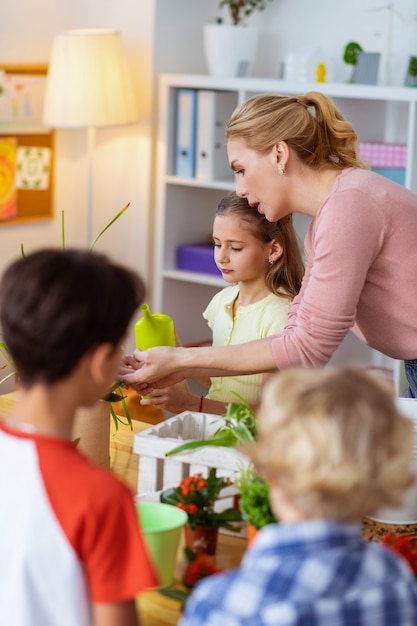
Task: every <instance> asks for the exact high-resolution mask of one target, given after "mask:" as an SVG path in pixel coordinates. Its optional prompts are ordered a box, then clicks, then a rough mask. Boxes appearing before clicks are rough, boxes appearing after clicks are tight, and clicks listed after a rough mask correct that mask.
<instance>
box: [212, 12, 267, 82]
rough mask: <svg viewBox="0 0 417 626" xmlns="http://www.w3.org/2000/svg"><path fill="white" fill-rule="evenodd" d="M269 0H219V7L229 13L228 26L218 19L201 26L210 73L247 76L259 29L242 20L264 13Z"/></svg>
mask: <svg viewBox="0 0 417 626" xmlns="http://www.w3.org/2000/svg"><path fill="white" fill-rule="evenodd" d="M268 1H269V2H271V0H220V2H219V8H220V9H223V8H226V9H227V10H228V12H229V17H230V24H224V23H223V20H222V19H221V18H217V20H216V23H215V24H207V25H206V26H205V27H204V50H205V55H206V61H207V67H208V70H209V74H212V75H213V76H247V75H248V74H249V73H250V70H251V67H252V64H253V60H254V58H255V55H256V48H257V43H258V30H257V29H256V28H255V27H249V26H246V24H245V20H246V18H248V17H249V16H250V15H252V14H253V13H254V12H255V11H263V10H264V9H265V8H266V6H267V4H268Z"/></svg>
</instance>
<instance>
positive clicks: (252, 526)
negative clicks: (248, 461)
mask: <svg viewBox="0 0 417 626" xmlns="http://www.w3.org/2000/svg"><path fill="white" fill-rule="evenodd" d="M234 484H235V487H236V488H237V489H238V490H239V510H240V512H241V514H242V519H243V520H244V521H245V522H246V523H247V525H248V542H249V543H250V542H251V540H252V539H253V537H254V535H255V534H256V532H257V531H258V530H260V529H261V528H263V527H264V526H266V525H267V524H272V523H274V522H276V521H277V518H276V517H275V515H274V513H273V512H272V510H271V505H270V502H269V487H268V483H267V482H266V480H265V479H264V478H262V477H261V476H259V474H257V473H256V471H255V469H254V467H253V466H252V465H249V466H247V467H244V468H242V469H241V470H240V473H239V475H238V476H237V478H236V479H235V483H234Z"/></svg>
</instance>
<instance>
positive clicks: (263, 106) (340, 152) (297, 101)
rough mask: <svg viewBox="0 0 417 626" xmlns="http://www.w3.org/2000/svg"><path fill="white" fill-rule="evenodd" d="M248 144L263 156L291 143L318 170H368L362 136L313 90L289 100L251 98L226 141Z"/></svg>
mask: <svg viewBox="0 0 417 626" xmlns="http://www.w3.org/2000/svg"><path fill="white" fill-rule="evenodd" d="M230 139H240V140H243V141H244V143H245V144H246V145H247V147H248V148H250V149H252V150H256V151H257V152H259V153H261V154H266V153H267V152H269V151H270V150H271V149H272V147H273V146H274V145H276V144H277V143H279V142H280V141H285V142H286V143H287V144H288V146H289V147H290V148H292V149H293V150H294V152H296V153H297V155H298V158H299V159H300V160H301V161H302V162H303V163H304V164H305V165H307V166H309V167H311V168H314V169H318V170H319V169H324V168H328V167H331V168H333V169H338V170H340V169H344V168H347V167H360V168H363V169H368V166H367V165H366V163H365V161H363V160H362V159H361V158H360V157H359V156H358V154H357V151H356V144H357V139H358V138H357V135H356V132H355V130H354V129H353V127H352V125H351V124H350V123H349V122H348V121H347V120H346V119H345V118H344V117H343V115H342V114H341V113H340V112H339V111H338V109H337V108H336V107H335V105H334V103H333V102H332V100H331V99H330V98H328V97H327V96H325V95H324V94H322V93H319V92H316V91H311V92H309V93H306V94H304V95H301V96H296V97H289V96H280V95H276V94H261V95H257V96H253V97H252V98H249V99H248V100H246V102H244V103H243V104H241V105H240V106H239V107H238V108H237V109H236V110H235V111H234V113H233V114H232V116H231V118H230V119H229V122H228V123H227V126H226V141H229V140H230Z"/></svg>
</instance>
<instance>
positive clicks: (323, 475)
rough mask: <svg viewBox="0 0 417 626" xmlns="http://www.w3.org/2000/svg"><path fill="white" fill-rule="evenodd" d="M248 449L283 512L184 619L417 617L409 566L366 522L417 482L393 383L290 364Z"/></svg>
mask: <svg viewBox="0 0 417 626" xmlns="http://www.w3.org/2000/svg"><path fill="white" fill-rule="evenodd" d="M258 417H259V428H258V430H259V434H258V437H257V442H256V444H254V445H253V446H251V447H250V448H248V449H246V452H247V454H248V456H249V457H250V458H251V459H252V460H253V462H254V464H255V467H256V468H257V470H258V471H259V472H261V473H262V474H263V475H265V476H266V478H267V480H268V483H269V486H270V500H271V506H272V508H273V510H274V513H275V514H276V516H277V518H278V519H280V523H278V524H270V525H268V526H266V527H265V528H264V529H262V530H261V531H260V532H259V534H258V536H257V538H256V539H255V541H254V543H253V544H252V547H251V549H250V550H248V551H247V553H246V555H245V557H244V559H243V561H242V564H241V566H240V567H239V568H238V569H236V570H234V571H232V572H227V573H225V574H222V575H219V576H214V577H210V578H209V579H206V581H203V582H202V583H201V584H200V585H199V586H198V587H197V589H196V591H195V592H194V593H193V594H192V596H191V598H190V600H189V601H188V602H187V605H186V608H185V615H184V618H183V620H182V622H181V626H191V624H192V626H200V625H202V624H204V625H205V626H218V625H219V624H221V625H222V626H238V625H239V626H241V625H242V626H243V625H247V626H249V625H250V626H295V625H297V626H353V625H354V626H386V625H388V624H389V625H392V626H413V625H415V624H417V584H416V582H415V580H414V576H413V573H412V572H411V570H410V568H409V567H408V565H407V564H406V563H405V562H403V561H402V560H401V559H400V558H399V557H397V555H395V554H394V553H392V552H391V551H389V550H388V549H386V548H385V547H384V546H382V545H381V544H378V543H367V542H364V541H363V540H362V538H361V521H362V518H363V517H364V516H367V515H371V514H373V513H375V512H376V511H377V509H378V508H379V507H381V506H387V505H388V506H393V505H394V506H395V505H397V504H399V503H400V502H401V499H402V496H403V494H404V491H405V490H406V489H407V487H408V486H409V485H410V484H411V483H412V480H413V477H412V473H411V470H410V461H411V451H412V441H413V427H412V423H411V421H410V420H409V419H407V418H406V417H404V416H402V415H401V414H400V413H398V411H397V409H396V406H395V402H394V400H393V398H392V397H391V396H390V395H389V392H388V391H387V388H386V386H385V384H384V383H382V382H381V383H380V382H379V381H378V380H377V379H375V378H374V377H373V376H371V375H369V374H367V373H365V372H363V371H360V370H357V369H353V368H340V369H332V368H326V369H322V370H313V369H299V368H294V369H289V370H286V371H284V372H281V373H278V374H275V375H274V376H273V377H271V379H270V380H269V381H268V383H267V384H266V386H265V388H264V391H263V395H262V404H261V408H260V411H259V415H258Z"/></svg>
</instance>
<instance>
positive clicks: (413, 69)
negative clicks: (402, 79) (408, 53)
mask: <svg viewBox="0 0 417 626" xmlns="http://www.w3.org/2000/svg"><path fill="white" fill-rule="evenodd" d="M405 84H406V86H407V87H417V57H416V56H412V57H410V60H409V62H408V68H407V79H406V83H405Z"/></svg>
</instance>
